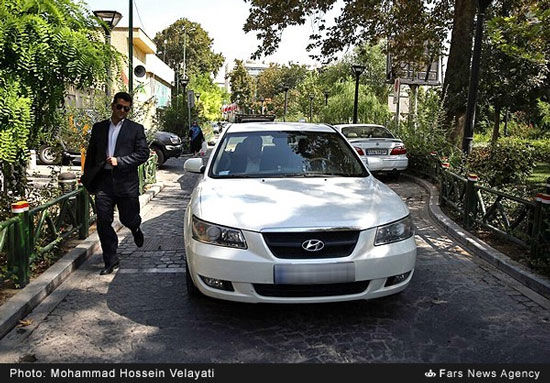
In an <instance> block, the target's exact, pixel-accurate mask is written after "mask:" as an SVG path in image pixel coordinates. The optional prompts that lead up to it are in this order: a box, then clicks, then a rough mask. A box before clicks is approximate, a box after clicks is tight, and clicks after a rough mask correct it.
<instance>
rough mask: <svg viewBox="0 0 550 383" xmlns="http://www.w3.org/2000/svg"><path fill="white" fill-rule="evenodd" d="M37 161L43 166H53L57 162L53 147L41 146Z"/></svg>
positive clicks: (57, 158) (57, 157)
mask: <svg viewBox="0 0 550 383" xmlns="http://www.w3.org/2000/svg"><path fill="white" fill-rule="evenodd" d="M38 159H39V160H40V162H41V163H43V164H44V165H55V164H57V163H58V162H59V154H57V153H56V152H55V149H54V147H53V146H50V145H42V146H41V147H40V148H39V149H38Z"/></svg>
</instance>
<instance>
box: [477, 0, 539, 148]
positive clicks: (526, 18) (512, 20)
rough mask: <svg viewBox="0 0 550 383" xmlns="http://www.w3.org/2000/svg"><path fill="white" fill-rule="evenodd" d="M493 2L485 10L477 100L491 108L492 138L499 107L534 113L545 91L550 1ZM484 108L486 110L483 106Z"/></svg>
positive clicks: (494, 133)
mask: <svg viewBox="0 0 550 383" xmlns="http://www.w3.org/2000/svg"><path fill="white" fill-rule="evenodd" d="M544 3H545V2H540V1H539V2H534V1H530V0H524V1H519V2H512V1H509V0H504V1H498V2H496V3H495V4H494V6H493V7H492V9H490V12H491V14H492V17H491V18H490V21H489V22H488V28H487V39H486V40H485V41H484V45H483V54H482V60H483V61H482V71H483V77H482V78H481V81H480V96H481V97H480V99H481V100H484V101H485V103H486V104H490V105H491V106H492V110H493V112H494V119H493V120H494V125H493V135H492V141H493V142H496V140H497V139H498V137H499V134H500V132H499V125H500V115H501V110H502V109H505V110H507V111H508V110H509V111H512V112H516V111H524V112H527V113H528V114H530V115H538V114H539V108H538V99H539V98H540V97H544V96H546V97H547V99H548V98H549V97H550V94H545V93H547V90H548V85H549V72H550V67H549V65H548V63H549V62H550V33H549V32H548V30H547V29H548V28H547V27H545V26H547V25H548V22H549V21H550V11H548V9H549V6H550V2H549V1H546V4H544ZM486 109H488V108H486Z"/></svg>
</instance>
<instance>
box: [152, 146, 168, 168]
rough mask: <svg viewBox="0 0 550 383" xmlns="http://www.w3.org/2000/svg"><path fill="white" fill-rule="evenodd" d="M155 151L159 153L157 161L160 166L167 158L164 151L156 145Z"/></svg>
mask: <svg viewBox="0 0 550 383" xmlns="http://www.w3.org/2000/svg"><path fill="white" fill-rule="evenodd" d="M153 151H154V152H155V153H156V154H157V161H158V165H159V166H160V165H162V164H163V163H165V162H166V158H164V153H163V152H162V150H161V149H160V148H157V147H154V148H153Z"/></svg>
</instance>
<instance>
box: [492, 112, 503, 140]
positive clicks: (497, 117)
mask: <svg viewBox="0 0 550 383" xmlns="http://www.w3.org/2000/svg"><path fill="white" fill-rule="evenodd" d="M500 109H501V107H500V105H499V104H496V105H495V125H494V126H493V137H492V138H491V144H494V143H496V142H497V140H498V137H499V135H500V134H499V128H500Z"/></svg>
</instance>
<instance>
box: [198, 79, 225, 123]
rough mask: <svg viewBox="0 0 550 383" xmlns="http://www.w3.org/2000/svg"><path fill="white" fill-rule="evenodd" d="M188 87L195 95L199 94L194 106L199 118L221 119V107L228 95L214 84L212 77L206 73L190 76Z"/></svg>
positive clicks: (208, 119) (206, 119) (207, 119)
mask: <svg viewBox="0 0 550 383" xmlns="http://www.w3.org/2000/svg"><path fill="white" fill-rule="evenodd" d="M188 88H189V89H193V91H194V92H195V95H197V94H200V98H199V100H198V101H196V103H195V107H196V108H197V114H198V115H199V116H200V117H201V119H203V120H205V121H218V120H220V119H221V116H222V115H221V107H222V105H223V104H224V103H227V102H229V97H230V95H229V94H228V93H227V92H226V91H225V90H224V89H222V88H220V87H219V86H218V85H216V84H214V82H213V80H212V78H211V77H210V76H209V75H208V74H206V73H203V74H201V75H193V76H191V81H190V82H189V86H188Z"/></svg>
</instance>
